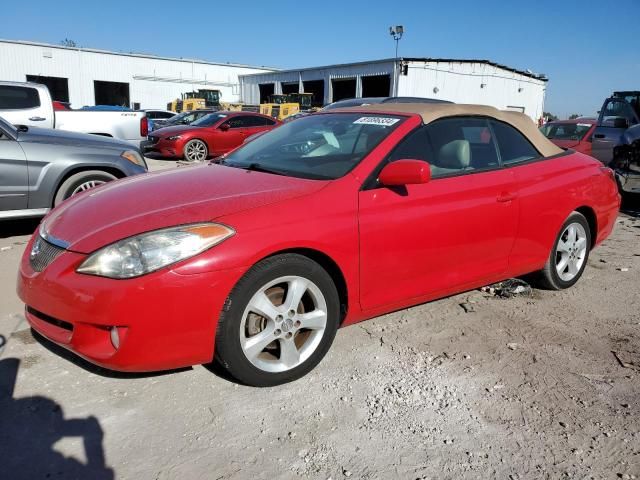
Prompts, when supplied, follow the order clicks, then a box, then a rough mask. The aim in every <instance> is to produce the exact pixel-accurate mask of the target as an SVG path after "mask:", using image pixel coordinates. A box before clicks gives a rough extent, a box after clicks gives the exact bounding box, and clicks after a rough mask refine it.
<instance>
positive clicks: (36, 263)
mask: <svg viewBox="0 0 640 480" xmlns="http://www.w3.org/2000/svg"><path fill="white" fill-rule="evenodd" d="M62 252H64V248H60V247H57V246H55V245H53V244H51V243H49V242H47V241H45V240H44V239H43V238H42V237H41V236H40V235H38V237H37V238H36V241H35V242H33V246H32V247H31V252H30V253H29V264H30V265H31V268H33V270H35V271H36V272H41V271H42V270H44V269H45V268H47V267H48V266H49V264H50V263H51V262H53V261H54V260H55V259H56V258H57V257H58V255H60V254H61V253H62Z"/></svg>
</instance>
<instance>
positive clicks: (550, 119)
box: [542, 112, 558, 122]
mask: <svg viewBox="0 0 640 480" xmlns="http://www.w3.org/2000/svg"><path fill="white" fill-rule="evenodd" d="M542 116H543V117H544V118H546V119H547V121H548V122H554V121H556V120H558V117H556V116H555V115H554V114H553V113H549V112H543V113H542Z"/></svg>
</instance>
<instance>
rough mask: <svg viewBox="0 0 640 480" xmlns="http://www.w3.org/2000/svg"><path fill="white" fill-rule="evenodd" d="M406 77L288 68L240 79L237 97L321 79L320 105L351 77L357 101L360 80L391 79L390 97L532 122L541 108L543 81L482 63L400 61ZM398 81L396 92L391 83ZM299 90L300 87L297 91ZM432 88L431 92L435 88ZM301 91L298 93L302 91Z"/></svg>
mask: <svg viewBox="0 0 640 480" xmlns="http://www.w3.org/2000/svg"><path fill="white" fill-rule="evenodd" d="M405 63H406V65H407V67H408V69H407V75H402V74H400V75H398V76H397V77H396V76H395V75H394V62H393V61H380V62H371V63H360V64H351V65H334V66H329V67H322V68H317V69H304V70H290V71H285V72H271V73H266V74H259V75H249V76H241V77H240V83H241V97H242V100H243V101H244V102H246V103H258V102H259V101H260V91H259V87H258V85H260V84H264V83H273V84H274V85H275V92H276V93H281V91H282V90H281V84H282V83H283V82H284V83H287V82H296V81H299V80H302V81H304V80H324V85H325V88H324V103H325V104H326V103H331V102H332V101H333V95H332V84H331V79H334V78H354V79H356V97H360V96H361V93H362V90H361V85H362V82H361V80H362V78H363V77H365V76H369V75H385V74H389V75H391V94H392V95H393V92H396V93H395V94H396V95H398V96H407V97H427V98H439V99H442V100H449V101H452V102H456V103H475V104H482V105H491V106H494V107H496V108H499V109H514V110H519V111H522V112H524V113H526V114H527V115H529V116H530V117H531V118H532V119H534V120H537V119H538V118H539V117H540V116H541V115H542V111H543V108H544V96H545V91H546V82H544V81H543V80H539V79H535V78H531V77H528V76H526V75H522V74H519V73H516V72H512V71H511V70H508V69H505V68H500V67H496V66H493V65H488V64H485V63H480V62H478V63H475V62H474V63H468V62H442V61H439V62H436V61H426V62H425V61H411V62H405ZM396 78H397V83H398V85H397V90H396V88H395V85H394V82H395V80H396ZM300 88H302V87H300ZM434 89H436V90H434ZM301 91H302V90H301Z"/></svg>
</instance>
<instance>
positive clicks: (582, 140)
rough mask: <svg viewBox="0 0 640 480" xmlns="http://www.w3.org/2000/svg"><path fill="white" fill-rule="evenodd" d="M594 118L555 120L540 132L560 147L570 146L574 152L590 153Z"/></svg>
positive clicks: (541, 128) (594, 125) (594, 126)
mask: <svg viewBox="0 0 640 480" xmlns="http://www.w3.org/2000/svg"><path fill="white" fill-rule="evenodd" d="M596 123H598V122H597V120H596V119H595V118H576V119H573V120H556V121H554V122H549V123H547V124H545V125H543V126H542V127H540V131H541V132H542V134H543V135H544V136H545V137H547V138H548V139H549V140H551V141H552V142H553V143H554V144H556V145H557V146H559V147H561V148H571V149H573V150H575V151H576V152H580V153H585V154H587V155H591V139H592V137H593V131H594V130H595V129H596Z"/></svg>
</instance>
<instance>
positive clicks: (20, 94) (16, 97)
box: [0, 85, 40, 110]
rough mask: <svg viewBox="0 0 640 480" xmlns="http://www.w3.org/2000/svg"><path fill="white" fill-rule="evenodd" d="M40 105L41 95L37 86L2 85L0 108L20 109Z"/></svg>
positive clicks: (0, 86)
mask: <svg viewBox="0 0 640 480" xmlns="http://www.w3.org/2000/svg"><path fill="white" fill-rule="evenodd" d="M39 106H40V96H39V95H38V91H37V90H36V89H35V88H29V87H14V86H8V85H5V86H2V85H0V110H18V109H22V108H36V107H39Z"/></svg>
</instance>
